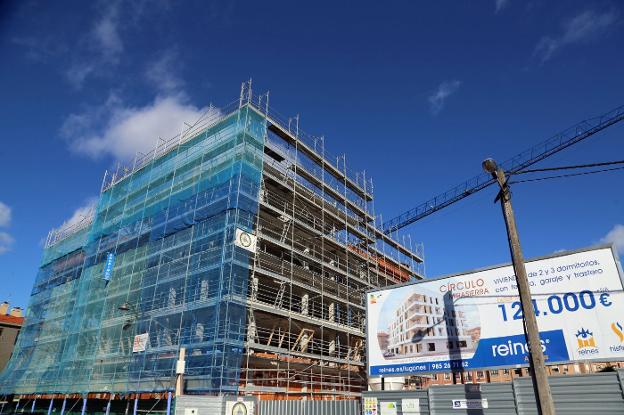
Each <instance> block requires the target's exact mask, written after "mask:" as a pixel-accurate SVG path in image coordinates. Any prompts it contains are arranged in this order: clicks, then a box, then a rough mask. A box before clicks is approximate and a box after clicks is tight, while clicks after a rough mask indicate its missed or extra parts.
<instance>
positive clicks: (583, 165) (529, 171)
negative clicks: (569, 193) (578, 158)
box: [510, 160, 624, 175]
mask: <svg viewBox="0 0 624 415" xmlns="http://www.w3.org/2000/svg"><path fill="white" fill-rule="evenodd" d="M614 164H624V160H618V161H606V162H604V163H592V164H577V165H575V166H561V167H548V168H543V169H529V170H521V171H517V172H514V173H510V174H513V175H516V174H526V173H537V172H544V171H557V170H574V169H584V168H590V167H604V166H612V165H614Z"/></svg>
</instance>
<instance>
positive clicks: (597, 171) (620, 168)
mask: <svg viewBox="0 0 624 415" xmlns="http://www.w3.org/2000/svg"><path fill="white" fill-rule="evenodd" d="M615 170H624V167H614V168H611V169H601V170H594V171H586V172H582V173H570V174H560V175H557V176H547V177H538V178H536V179H526V180H516V181H513V182H511V183H512V184H517V183H529V182H540V181H542V180H550V179H564V178H566V177H574V176H586V175H589V174H596V173H605V172H610V171H615Z"/></svg>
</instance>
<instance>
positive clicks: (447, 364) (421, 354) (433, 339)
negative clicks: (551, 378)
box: [367, 246, 624, 376]
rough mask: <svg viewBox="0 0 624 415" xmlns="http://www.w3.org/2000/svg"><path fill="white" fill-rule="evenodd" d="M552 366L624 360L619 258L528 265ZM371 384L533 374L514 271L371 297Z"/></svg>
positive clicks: (589, 252)
mask: <svg viewBox="0 0 624 415" xmlns="http://www.w3.org/2000/svg"><path fill="white" fill-rule="evenodd" d="M526 267H527V273H528V276H529V282H530V285H531V293H532V296H533V305H534V308H535V313H536V316H537V319H538V324H539V327H540V337H541V341H542V349H543V350H544V354H545V357H546V361H547V363H549V364H554V363H562V362H570V361H586V360H621V359H624V329H623V327H624V295H623V293H622V291H623V285H622V271H621V268H620V266H619V261H618V258H617V254H616V253H615V250H614V249H613V247H611V246H600V247H596V248H591V249H586V250H582V251H574V252H562V253H558V254H557V255H553V256H549V257H546V258H540V259H536V260H531V261H528V262H527V264H526ZM367 324H368V332H367V342H368V365H369V374H370V375H372V376H379V375H383V376H402V375H406V374H417V373H427V372H436V371H451V370H461V369H475V368H499V367H514V366H523V365H528V346H527V342H526V340H525V336H524V330H523V324H522V310H521V307H520V299H519V298H518V291H517V286H516V280H515V275H514V272H513V268H512V266H511V265H507V266H500V267H495V268H490V269H485V270H480V271H475V272H471V273H466V274H461V275H455V276H450V277H444V278H440V279H435V280H429V281H419V282H415V283H410V284H407V285H400V286H395V287H392V288H386V289H383V290H376V291H373V292H369V293H368V298H367Z"/></svg>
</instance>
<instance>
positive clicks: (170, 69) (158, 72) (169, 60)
mask: <svg viewBox="0 0 624 415" xmlns="http://www.w3.org/2000/svg"><path fill="white" fill-rule="evenodd" d="M177 55H178V54H177V53H176V52H175V51H173V50H168V51H165V52H163V53H162V54H161V55H160V57H159V58H158V59H156V61H154V62H152V63H150V64H149V65H148V66H147V70H146V71H145V78H146V79H147V80H148V81H149V82H150V83H151V84H153V85H154V86H155V87H156V88H157V89H158V90H159V91H163V92H165V93H168V94H170V93H172V92H173V91H176V90H180V89H181V88H182V87H183V86H184V81H183V80H182V79H181V78H180V77H179V76H178V75H177V74H176V70H175V68H176V67H179V66H180V60H179V59H178V56H177Z"/></svg>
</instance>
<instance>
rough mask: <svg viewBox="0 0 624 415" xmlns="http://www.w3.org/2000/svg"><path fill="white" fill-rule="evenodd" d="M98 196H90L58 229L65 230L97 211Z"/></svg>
mask: <svg viewBox="0 0 624 415" xmlns="http://www.w3.org/2000/svg"><path fill="white" fill-rule="evenodd" d="M97 201H98V198H97V197H90V198H88V199H87V200H85V203H84V204H83V205H82V206H80V207H79V208H77V209H76V210H75V211H74V213H72V215H71V216H70V217H69V219H67V220H66V221H65V222H63V224H62V225H61V226H59V227H58V228H57V231H63V230H65V229H69V228H71V227H73V226H75V225H77V224H79V223H80V222H82V221H83V220H85V219H86V218H88V217H91V216H92V215H93V213H94V212H95V208H96V206H97Z"/></svg>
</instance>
